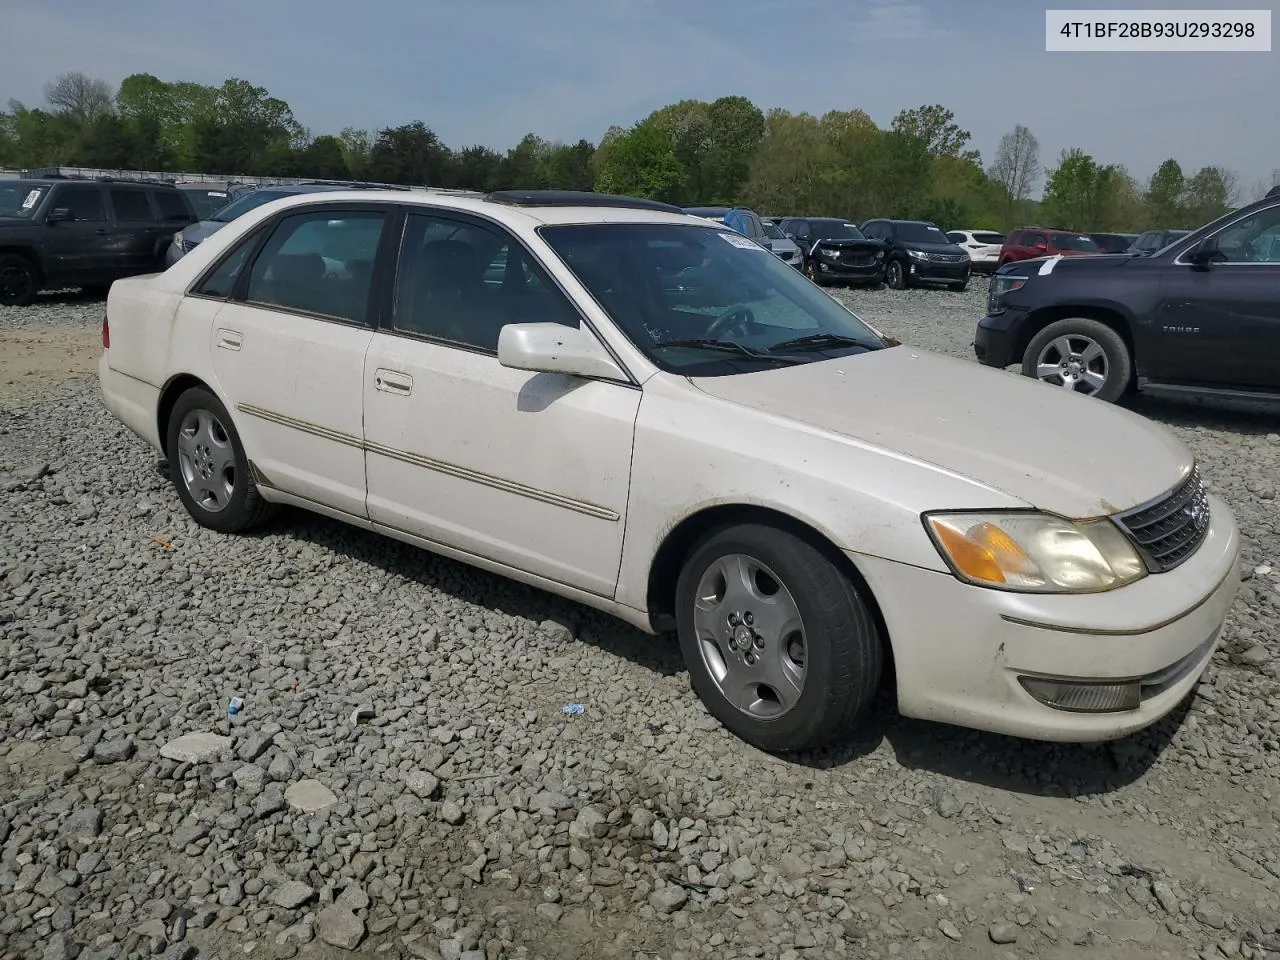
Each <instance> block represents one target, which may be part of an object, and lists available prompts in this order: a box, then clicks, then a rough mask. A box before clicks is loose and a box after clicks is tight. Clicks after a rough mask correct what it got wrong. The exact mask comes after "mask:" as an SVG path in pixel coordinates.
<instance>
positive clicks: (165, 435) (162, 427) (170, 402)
mask: <svg viewBox="0 0 1280 960" xmlns="http://www.w3.org/2000/svg"><path fill="white" fill-rule="evenodd" d="M193 387H201V388H203V389H205V390H208V391H209V392H210V393H212V394H213V395H214V396H215V397H218V399H219V400H220V401H222V404H223V406H226V401H225V400H222V397H220V396H218V391H217V390H215V389H214V388H213V387H212V386H211V385H210V384H209V383H207V382H206V381H204V380H202V379H200V378H199V377H197V376H196V375H195V374H192V373H178V374H174V375H173V376H172V377H170V378H169V380H168V381H167V382H166V383H165V385H164V386H163V387H162V388H161V389H160V400H159V402H158V403H157V404H156V434H157V435H158V436H159V437H160V450H161V452H162V453H163V454H164V455H165V456H166V457H167V456H168V455H169V415H170V414H172V413H173V407H174V404H176V403H177V402H178V398H179V397H180V396H182V395H183V394H184V393H186V392H187V391H188V390H190V389H192V388H193Z"/></svg>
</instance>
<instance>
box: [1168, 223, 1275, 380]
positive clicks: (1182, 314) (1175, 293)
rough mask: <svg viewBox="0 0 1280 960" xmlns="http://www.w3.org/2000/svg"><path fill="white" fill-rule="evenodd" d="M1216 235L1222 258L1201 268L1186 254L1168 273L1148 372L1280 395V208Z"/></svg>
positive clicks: (1171, 266) (1169, 265)
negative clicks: (1274, 391) (1208, 374)
mask: <svg viewBox="0 0 1280 960" xmlns="http://www.w3.org/2000/svg"><path fill="white" fill-rule="evenodd" d="M1215 237H1216V239H1217V242H1218V247H1219V249H1220V250H1221V259H1217V260H1213V261H1211V262H1210V263H1208V264H1205V265H1195V264H1192V263H1188V262H1186V261H1187V259H1188V256H1187V254H1186V253H1183V254H1180V255H1179V256H1178V257H1177V259H1174V260H1171V261H1170V262H1169V263H1168V265H1167V266H1166V267H1165V268H1164V270H1163V274H1162V276H1161V279H1160V294H1159V301H1158V305H1157V311H1156V322H1155V324H1154V330H1153V333H1154V335H1155V337H1156V345H1155V352H1154V356H1153V360H1154V362H1153V363H1152V364H1151V365H1150V371H1149V374H1148V375H1149V376H1151V377H1153V378H1154V379H1157V380H1171V381H1174V382H1178V383H1200V384H1205V385H1219V386H1224V387H1236V388H1243V389H1248V388H1251V387H1252V388H1258V389H1263V390H1280V205H1276V206H1274V207H1270V208H1268V209H1263V210H1259V211H1258V212H1256V213H1253V214H1250V215H1248V216H1246V217H1244V218H1242V219H1240V220H1237V221H1235V222H1234V223H1231V224H1228V225H1227V226H1225V227H1223V228H1222V229H1221V230H1220V231H1218V233H1217V234H1216V235H1215ZM1207 358H1212V362H1211V363H1210V364H1206V363H1205V360H1206V359H1207ZM1206 366H1208V368H1209V369H1212V370H1213V371H1214V375H1213V376H1211V377H1210V376H1207V375H1206V374H1205V372H1204V371H1205V369H1206Z"/></svg>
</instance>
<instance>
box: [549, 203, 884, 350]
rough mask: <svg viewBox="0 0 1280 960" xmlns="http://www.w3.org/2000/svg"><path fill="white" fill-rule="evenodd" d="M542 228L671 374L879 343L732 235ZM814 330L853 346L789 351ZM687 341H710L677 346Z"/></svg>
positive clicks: (835, 305) (674, 229)
mask: <svg viewBox="0 0 1280 960" xmlns="http://www.w3.org/2000/svg"><path fill="white" fill-rule="evenodd" d="M539 232H540V233H541V235H542V236H543V238H545V239H546V241H547V242H548V243H549V244H550V245H551V246H552V248H553V249H554V250H555V251H556V253H557V254H558V255H559V256H560V258H561V259H562V260H563V261H564V262H565V264H566V265H567V266H568V267H569V269H570V270H572V271H573V272H574V274H575V275H576V276H577V277H578V279H579V280H581V281H582V283H583V285H585V286H586V288H587V289H588V290H589V291H590V292H591V294H592V296H593V297H594V298H595V299H596V300H597V301H598V302H599V303H600V305H601V306H602V307H603V308H604V309H605V310H606V311H608V312H609V314H610V315H611V316H612V318H613V319H614V321H615V322H616V323H617V324H618V326H619V328H620V329H622V330H623V332H624V333H626V335H627V336H628V337H629V338H630V339H631V340H632V342H634V343H635V344H636V346H637V347H638V348H639V349H640V350H642V351H643V352H644V353H645V354H646V356H648V357H649V358H650V359H651V360H652V361H653V362H654V363H655V364H657V365H658V366H659V367H661V368H662V369H664V370H667V371H670V372H675V373H681V374H686V375H695V374H697V375H717V374H729V373H742V372H746V371H750V370H761V369H768V368H770V367H774V366H780V365H784V364H789V363H793V362H804V361H806V360H816V359H823V358H824V356H829V355H830V351H833V350H834V351H838V352H840V353H843V354H848V353H850V352H851V351H856V352H858V353H861V352H864V351H866V350H874V349H878V348H879V347H881V346H882V341H881V340H880V339H879V338H878V337H877V336H876V335H875V334H874V333H873V332H872V331H871V330H870V329H868V328H867V327H866V326H865V325H864V324H863V323H862V322H861V321H860V320H859V319H858V318H857V317H856V316H855V315H854V314H853V313H852V312H851V311H850V310H848V309H847V308H846V307H844V306H842V305H841V304H840V303H839V302H837V301H836V300H835V299H834V298H833V297H831V296H829V295H828V294H827V293H825V292H824V291H822V290H821V289H819V288H818V287H817V286H815V285H814V284H813V283H811V282H810V281H808V280H806V279H805V278H804V277H803V276H801V275H800V274H799V273H798V272H797V271H796V270H795V269H794V268H793V267H790V266H788V265H786V264H785V263H783V262H782V261H781V260H779V259H778V258H777V257H775V256H771V255H770V254H769V252H768V251H767V250H765V249H763V248H761V247H759V246H757V245H755V244H753V243H750V242H749V241H747V240H744V239H743V238H742V237H740V236H738V235H737V234H734V233H730V232H728V231H724V230H716V229H714V228H702V227H686V226H680V225H676V224H670V225H668V224H617V223H614V224H588V225H577V224H575V225H566V226H549V227H541V228H539ZM815 334H817V335H822V334H826V335H831V336H835V337H847V338H849V340H850V341H851V342H848V343H840V342H839V341H837V342H836V343H830V342H824V343H819V344H809V345H806V344H787V345H785V346H784V341H792V340H796V339H797V338H799V337H811V336H813V335H815ZM689 339H693V340H703V341H711V342H703V343H695V344H689V343H682V342H680V341H685V340H689ZM771 350H776V351H777V352H775V353H770V352H769V351H771ZM822 351H826V352H827V353H826V354H825V355H820V354H821V352H822Z"/></svg>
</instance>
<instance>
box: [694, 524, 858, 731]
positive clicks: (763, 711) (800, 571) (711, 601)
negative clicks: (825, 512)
mask: <svg viewBox="0 0 1280 960" xmlns="http://www.w3.org/2000/svg"><path fill="white" fill-rule="evenodd" d="M676 624H677V631H678V635H679V639H680V649H681V653H682V654H683V656H684V661H685V664H686V666H687V667H688V669H689V677H690V681H691V683H692V686H693V689H694V691H695V692H696V693H697V694H698V696H699V697H700V698H701V699H702V702H703V703H704V704H705V705H706V707H707V709H708V710H709V711H710V712H711V714H712V715H713V716H715V717H716V719H718V720H719V721H720V722H721V723H722V724H724V726H725V727H727V728H728V729H729V730H730V731H731V732H733V733H734V734H735V735H737V736H738V737H740V738H741V739H742V740H744V741H746V742H747V743H749V744H752V745H753V746H756V747H759V748H760V749H762V750H766V751H769V752H775V753H782V752H790V751H796V750H807V749H812V748H815V747H819V746H822V745H823V744H826V743H830V742H832V741H833V740H836V739H839V738H841V737H843V736H844V735H846V734H848V733H849V732H850V731H851V730H852V729H853V728H854V727H855V725H856V724H857V723H858V721H859V720H860V719H862V717H863V716H864V714H865V713H866V711H867V710H868V709H869V707H870V705H871V703H872V701H873V699H874V698H875V693H876V689H877V687H878V686H879V683H880V678H881V674H882V671H883V669H884V667H883V662H884V647H883V641H882V639H881V637H880V634H879V630H878V628H877V626H876V621H875V618H874V617H873V616H872V613H871V610H870V608H869V607H868V606H867V604H866V602H865V601H864V600H863V598H862V595H861V594H860V593H859V591H858V589H857V588H856V587H855V586H854V584H853V583H852V582H850V580H849V578H848V577H847V576H846V575H845V574H844V572H843V571H841V570H840V569H838V568H837V567H836V566H835V564H833V563H832V561H831V560H829V559H828V558H827V557H826V555H824V554H823V553H822V552H821V551H819V550H818V549H816V548H815V547H814V546H813V545H811V544H810V543H808V542H807V541H805V540H803V539H801V538H799V537H797V536H794V535H793V534H791V533H788V532H786V531H784V530H780V529H778V528H776V527H771V526H764V525H762V524H742V525H735V526H729V527H724V528H721V529H720V530H718V531H716V532H714V533H712V534H711V535H709V536H708V537H707V538H706V539H705V540H703V541H702V542H701V543H700V544H699V545H698V546H697V547H696V548H695V549H694V550H693V552H692V553H691V554H690V556H689V558H688V560H687V561H686V563H685V565H684V568H683V569H682V570H681V572H680V577H679V580H678V581H677V584H676Z"/></svg>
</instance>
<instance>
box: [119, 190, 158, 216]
mask: <svg viewBox="0 0 1280 960" xmlns="http://www.w3.org/2000/svg"><path fill="white" fill-rule="evenodd" d="M111 206H112V207H113V208H114V209H115V211H116V220H118V221H119V222H121V223H138V222H149V221H150V220H151V218H152V216H153V215H152V213H151V204H149V203H148V202H147V195H146V194H145V193H144V192H143V191H141V190H127V189H122V190H116V189H113V190H111Z"/></svg>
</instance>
